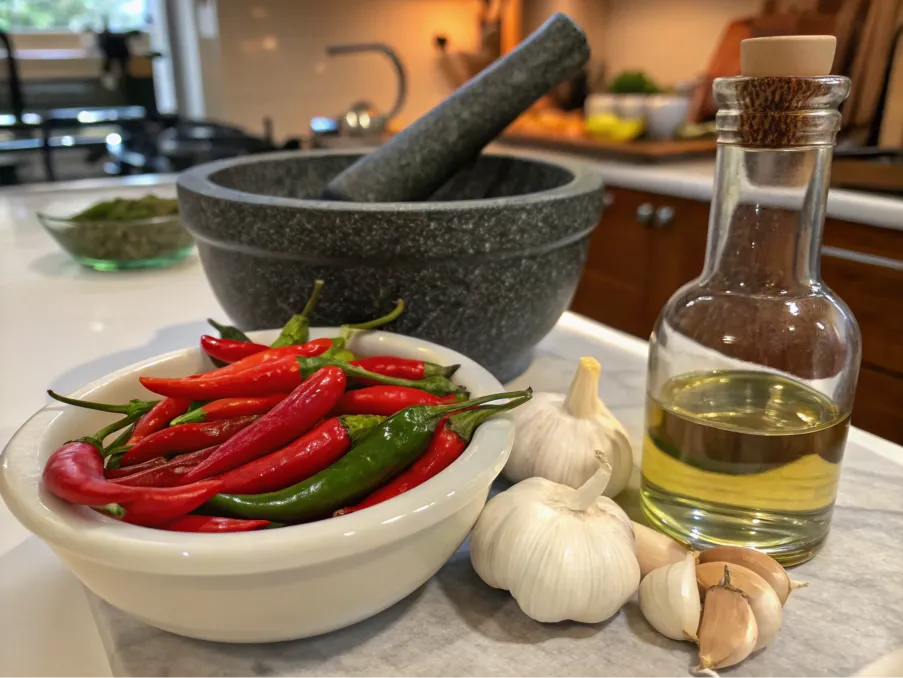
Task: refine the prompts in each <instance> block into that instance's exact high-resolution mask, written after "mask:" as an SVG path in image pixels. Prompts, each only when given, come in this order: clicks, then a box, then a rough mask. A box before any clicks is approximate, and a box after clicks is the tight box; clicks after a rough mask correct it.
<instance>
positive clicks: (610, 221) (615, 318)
mask: <svg viewBox="0 0 903 678" xmlns="http://www.w3.org/2000/svg"><path fill="white" fill-rule="evenodd" d="M656 197H657V196H654V195H652V194H651V193H643V192H640V191H631V190H628V189H624V188H613V189H610V190H609V191H608V192H607V193H606V203H607V207H606V209H605V212H604V213H603V214H602V220H601V221H600V222H599V226H598V228H596V230H595V232H594V233H593V235H592V238H591V240H590V246H589V255H588V258H587V262H586V268H585V269H584V272H583V277H582V279H581V280H580V285H579V286H578V287H577V292H576V294H575V295H574V301H573V303H572V304H571V309H572V310H573V311H575V312H577V313H582V314H583V315H585V316H588V317H590V318H592V319H594V320H598V321H599V322H602V323H605V324H606V325H610V326H611V327H614V328H616V329H619V330H622V331H624V332H630V333H631V334H635V335H637V336H641V337H648V336H649V330H650V329H651V325H650V324H649V321H648V318H647V315H646V311H645V308H646V286H647V279H648V275H649V270H650V266H651V262H650V259H649V237H650V229H649V227H648V226H647V225H645V224H643V223H641V219H642V215H643V214H645V213H646V212H647V211H648V212H649V214H650V217H651V210H653V209H654V207H653V201H654V199H655V198H656ZM638 212H639V214H640V215H641V216H640V218H638V216H637V215H638Z"/></svg>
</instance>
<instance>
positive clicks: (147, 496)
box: [42, 440, 219, 525]
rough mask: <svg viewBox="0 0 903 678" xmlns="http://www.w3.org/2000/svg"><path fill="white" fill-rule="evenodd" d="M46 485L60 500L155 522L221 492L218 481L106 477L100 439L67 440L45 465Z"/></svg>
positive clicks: (139, 521) (137, 520) (144, 522)
mask: <svg viewBox="0 0 903 678" xmlns="http://www.w3.org/2000/svg"><path fill="white" fill-rule="evenodd" d="M42 478H43V481H44V486H45V487H46V488H47V490H48V491H49V492H51V493H52V494H54V495H56V496H57V497H59V498H60V499H65V500H66V501H68V502H71V503H73V504H82V505H85V506H93V507H96V508H100V509H102V510H104V511H106V512H107V513H110V514H111V515H114V516H116V517H121V516H122V515H123V512H124V513H125V516H126V520H127V521H128V522H132V523H136V524H140V525H153V524H158V523H159V522H167V521H169V520H173V519H174V518H178V517H179V516H180V515H184V514H186V513H188V512H190V511H193V510H194V509H196V508H197V507H198V506H200V505H201V504H203V503H204V502H205V501H207V500H208V499H210V498H211V497H213V496H214V495H215V494H217V492H218V491H219V482H218V481H216V480H213V481H209V482H204V483H195V484H193V485H183V486H181V487H168V488H145V487H127V486H123V485H117V484H115V483H112V482H110V481H108V480H107V479H106V478H104V476H103V460H102V458H101V456H100V448H99V446H98V444H97V441H96V440H95V441H93V442H89V441H84V440H79V441H73V442H70V443H66V444H65V445H63V446H62V447H60V448H59V449H58V450H57V451H56V452H54V453H53V454H52V455H50V459H48V460H47V464H46V466H44V473H43V476H42Z"/></svg>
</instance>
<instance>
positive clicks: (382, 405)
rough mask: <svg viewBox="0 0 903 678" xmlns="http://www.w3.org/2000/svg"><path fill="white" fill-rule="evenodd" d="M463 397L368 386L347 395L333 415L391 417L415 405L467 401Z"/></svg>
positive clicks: (411, 389) (418, 390)
mask: <svg viewBox="0 0 903 678" xmlns="http://www.w3.org/2000/svg"><path fill="white" fill-rule="evenodd" d="M462 395H463V394H452V395H448V396H441V397H440V396H436V395H433V394H432V393H427V392H426V391H421V390H420V389H416V388H410V387H408V386H368V387H367V388H360V389H357V390H355V391H348V392H347V393H345V394H344V395H343V396H342V397H341V398H339V402H338V403H336V406H335V407H333V408H332V414H333V415H340V414H378V415H381V416H383V417H391V416H392V415H393V414H395V413H397V412H401V410H403V409H404V408H406V407H413V406H414V405H446V404H449V403H457V402H462V401H463V400H466V399H467V398H462Z"/></svg>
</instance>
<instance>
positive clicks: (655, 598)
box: [639, 551, 702, 642]
mask: <svg viewBox="0 0 903 678" xmlns="http://www.w3.org/2000/svg"><path fill="white" fill-rule="evenodd" d="M639 603H640V611H641V612H642V613H643V616H644V617H645V618H646V621H648V622H649V623H650V624H651V625H652V628H654V629H655V630H656V631H658V632H659V633H661V634H662V635H663V636H665V637H666V638H671V639H672V640H690V641H693V642H696V640H697V638H696V629H698V628H699V617H700V614H701V611H702V605H701V603H700V599H699V589H698V588H697V586H696V561H695V559H694V558H693V554H692V553H690V552H689V551H685V552H684V559H683V560H682V561H680V562H677V563H671V564H670V565H665V566H664V567H660V568H658V569H656V570H653V571H652V572H650V573H649V574H647V575H646V576H645V577H644V578H643V581H642V582H640V588H639Z"/></svg>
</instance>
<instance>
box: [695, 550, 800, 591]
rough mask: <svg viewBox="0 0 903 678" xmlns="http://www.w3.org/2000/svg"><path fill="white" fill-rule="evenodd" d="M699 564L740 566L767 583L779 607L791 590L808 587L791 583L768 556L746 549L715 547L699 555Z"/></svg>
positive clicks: (785, 573) (783, 571)
mask: <svg viewBox="0 0 903 678" xmlns="http://www.w3.org/2000/svg"><path fill="white" fill-rule="evenodd" d="M698 561H699V562H700V563H713V562H724V563H733V564H734V565H742V566H743V567H745V568H746V569H748V570H752V571H753V572H755V573H756V574H757V575H759V576H760V577H762V579H764V580H765V581H767V582H768V583H769V584H770V585H771V587H772V588H773V589H774V592H775V593H777V594H778V598H779V599H780V600H781V605H784V604H786V602H787V597H788V596H789V595H790V593H791V591H793V589H798V588H804V587H806V586H808V584H806V583H805V582H798V581H793V580H792V579H791V578H790V577H789V576H788V575H787V571H786V570H785V569H784V568H783V567H781V565H780V563H778V561H776V560H775V559H774V558H772V557H771V556H769V555H768V554H765V553H762V552H761V551H756V550H754V549H747V548H743V547H741V546H716V547H715V548H711V549H707V550H706V551H703V552H702V553H700V554H699V557H698Z"/></svg>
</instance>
